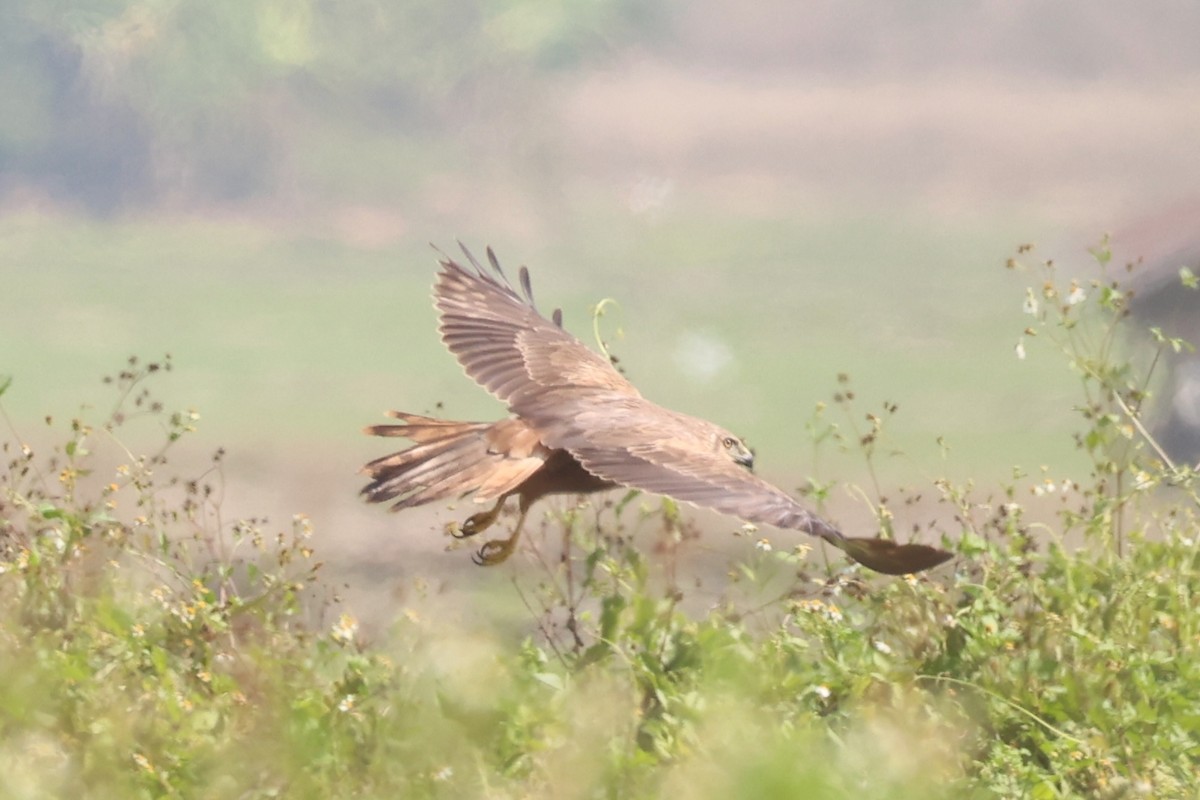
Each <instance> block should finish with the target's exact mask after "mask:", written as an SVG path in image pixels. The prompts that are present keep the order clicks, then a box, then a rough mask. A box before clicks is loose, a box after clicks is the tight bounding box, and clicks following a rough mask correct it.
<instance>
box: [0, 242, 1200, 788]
mask: <svg viewBox="0 0 1200 800" xmlns="http://www.w3.org/2000/svg"><path fill="white" fill-rule="evenodd" d="M1014 266H1015V264H1014ZM1040 269H1042V270H1044V272H1043V273H1042V274H1041V275H1040V280H1041V281H1042V283H1041V286H1040V288H1039V289H1038V290H1037V291H1034V292H1031V293H1030V295H1028V296H1027V297H1032V298H1033V302H1030V301H1029V300H1028V299H1027V303H1026V309H1027V311H1030V312H1031V313H1032V314H1033V315H1034V316H1035V318H1036V324H1035V326H1033V327H1031V328H1030V329H1029V330H1028V331H1027V332H1026V334H1025V336H1026V337H1027V338H1031V337H1034V336H1036V337H1038V339H1037V340H1038V341H1045V340H1050V341H1054V342H1056V343H1057V344H1058V345H1059V346H1061V347H1062V349H1063V351H1064V352H1065V353H1066V354H1067V356H1068V362H1069V364H1070V365H1071V368H1072V369H1074V370H1076V372H1077V374H1078V375H1079V376H1080V380H1081V384H1082V386H1083V395H1084V398H1085V400H1084V402H1083V403H1082V404H1081V405H1080V408H1079V413H1080V415H1081V419H1082V420H1083V423H1084V429H1083V430H1082V431H1081V433H1080V435H1079V438H1078V444H1079V446H1080V447H1081V448H1083V449H1084V450H1085V451H1086V452H1087V453H1088V454H1089V458H1090V460H1091V462H1092V464H1093V471H1092V474H1090V475H1089V476H1087V477H1086V479H1080V480H1073V479H1061V478H1055V477H1052V476H1050V475H1048V474H1045V473H1044V472H1035V473H1033V474H1026V473H1024V472H1021V471H1018V472H1016V473H1015V474H1014V477H1013V479H1012V480H1011V481H1010V482H1009V483H1008V484H1007V485H1004V486H1000V487H997V488H996V489H994V490H992V491H990V492H989V491H981V490H980V489H979V488H977V487H974V486H971V485H969V484H960V483H955V482H952V481H950V480H946V479H937V480H934V481H933V482H932V485H931V486H930V487H929V488H926V489H924V490H923V493H925V494H929V495H931V496H932V500H923V499H922V497H921V494H922V492H916V493H913V492H911V491H901V492H900V493H899V494H897V495H896V497H897V498H898V499H890V498H888V497H885V496H884V495H883V494H881V493H880V492H879V491H878V487H872V490H871V494H868V493H866V492H863V496H864V497H868V498H870V500H869V502H870V504H871V507H872V508H873V509H874V510H875V512H876V514H877V517H878V520H879V525H880V529H881V531H884V532H885V533H889V534H890V533H894V532H896V531H897V530H898V529H899V526H898V525H896V524H895V520H896V519H897V518H898V517H900V516H904V517H911V516H913V515H914V514H928V515H929V516H930V517H931V519H930V520H929V521H928V522H927V523H926V524H925V525H924V526H919V527H923V528H924V530H925V531H926V534H927V535H928V533H929V532H930V531H933V532H938V531H940V532H941V533H942V534H943V536H944V538H945V540H946V541H947V543H949V544H956V545H957V549H958V552H959V553H960V559H959V560H958V561H957V562H956V564H955V565H954V567H953V568H943V569H942V570H940V571H938V572H935V574H933V575H931V576H922V577H912V578H907V579H887V578H882V577H879V576H873V575H870V574H867V573H865V572H864V571H862V570H861V569H860V568H858V567H856V566H853V565H846V564H845V563H844V562H840V561H833V562H832V564H830V565H826V566H821V565H820V564H819V563H818V560H817V559H816V558H815V557H814V556H815V553H814V552H812V551H811V550H810V549H809V548H808V547H797V548H794V549H783V548H777V547H775V546H774V545H773V544H772V542H771V541H770V540H769V539H767V538H765V537H763V536H762V535H761V533H760V532H758V531H755V530H753V529H752V528H750V527H748V526H747V527H744V528H742V529H740V530H739V531H738V532H737V533H738V534H739V536H742V537H745V538H746V539H749V540H753V541H754V542H755V544H754V546H752V547H746V548H745V552H746V553H747V554H746V555H744V556H743V557H741V558H740V559H739V560H738V561H737V562H736V563H734V564H732V565H731V566H730V569H729V574H728V577H727V578H725V579H723V580H722V581H721V583H722V585H723V586H724V588H723V590H722V591H721V592H720V594H719V595H718V596H717V597H715V598H713V597H705V596H704V595H702V594H701V593H699V592H697V591H696V590H695V589H694V588H693V587H694V586H695V585H696V582H697V580H698V578H697V577H696V575H694V574H693V573H694V571H695V570H696V569H697V567H696V562H695V560H694V559H693V558H692V556H694V555H695V554H696V553H697V551H698V550H699V549H700V548H701V547H702V546H703V544H704V543H703V540H702V538H701V537H700V535H699V533H698V531H697V530H696V529H695V528H694V527H693V526H692V525H691V524H689V522H688V521H687V518H686V517H685V516H684V515H682V514H681V513H680V511H679V509H678V508H677V507H676V505H675V504H674V503H672V502H670V501H665V500H664V501H662V502H661V503H659V502H653V503H652V502H649V501H647V500H646V499H645V498H643V497H641V496H640V495H637V494H636V493H629V494H627V495H625V496H624V497H614V498H610V501H609V502H607V503H606V504H603V505H590V504H583V503H581V504H578V505H576V506H573V507H571V508H568V509H567V510H566V511H564V512H562V513H561V514H558V515H552V516H548V517H547V518H546V519H545V520H544V523H543V531H542V535H541V536H540V537H538V536H531V537H530V539H531V542H530V544H531V546H530V547H529V548H528V549H527V551H526V552H527V553H528V554H529V557H530V560H531V565H532V566H531V571H529V570H518V577H517V578H516V579H515V580H514V582H513V586H514V587H515V591H516V592H517V593H518V594H519V596H520V598H521V599H522V600H523V602H524V603H525V606H526V607H527V608H528V609H529V611H530V613H529V618H530V626H529V630H528V633H527V634H525V635H518V636H515V637H514V636H506V635H503V634H486V635H485V634H481V633H479V632H478V631H471V630H463V629H459V628H457V627H455V626H454V625H453V624H451V623H450V622H449V620H447V619H445V618H441V617H436V616H427V615H425V614H423V613H421V612H420V611H419V610H416V609H414V608H408V609H406V610H405V612H404V613H403V614H401V615H399V617H398V621H397V623H396V625H395V626H394V628H393V629H392V630H391V631H390V633H389V634H388V635H387V636H385V637H383V638H381V640H380V641H377V642H374V643H367V642H365V641H364V640H363V639H362V637H361V635H360V633H359V632H358V629H357V623H356V622H355V620H354V618H353V617H352V616H351V615H350V614H349V613H348V612H343V611H340V610H333V608H332V606H331V602H332V600H331V598H330V597H329V596H328V594H327V593H326V592H325V590H323V589H322V588H321V587H322V581H321V580H320V579H319V569H318V564H317V563H316V562H315V560H314V559H315V555H314V554H313V552H312V550H311V549H310V547H309V545H308V544H307V541H308V526H307V521H306V520H305V519H304V518H298V519H296V520H293V521H292V523H291V524H289V525H288V526H286V528H285V529H284V530H282V531H276V532H274V533H272V532H271V531H272V530H274V529H273V528H271V527H270V526H269V524H268V523H267V522H266V521H265V520H243V521H233V522H230V521H227V520H224V519H223V518H222V516H221V514H220V494H221V485H222V472H221V454H220V453H218V454H217V455H216V456H214V458H213V460H212V463H211V465H209V467H207V468H206V469H205V470H202V471H201V474H200V475H198V476H197V477H194V478H191V479H176V478H172V477H169V468H168V460H167V459H168V455H172V457H173V453H174V452H175V451H176V448H178V447H179V443H180V442H181V441H185V440H186V439H187V438H188V437H189V436H190V435H191V433H192V428H193V426H194V423H195V419H196V416H195V414H194V413H193V412H177V413H170V412H168V411H167V410H165V409H164V408H163V407H162V406H161V405H160V404H158V402H157V401H156V400H155V399H154V398H153V397H152V396H151V395H150V394H149V393H148V392H147V390H146V388H145V387H146V385H147V383H148V381H149V380H150V378H151V377H152V376H155V375H156V374H157V373H162V372H166V371H168V370H169V369H170V361H169V359H167V360H164V361H161V362H155V363H152V364H140V363H138V362H136V361H131V362H130V364H129V366H128V368H127V369H125V370H124V371H123V372H122V373H121V374H120V375H118V376H116V377H115V378H114V379H113V381H112V383H113V385H114V388H115V389H116V391H117V394H118V401H117V403H116V404H115V406H114V409H113V411H112V412H110V413H109V414H108V415H107V416H105V417H103V418H102V419H101V420H100V421H99V422H89V421H88V420H87V418H86V415H81V416H80V418H78V419H75V420H72V421H70V423H69V424H68V425H66V426H65V427H64V428H62V429H61V430H60V429H59V428H58V427H57V426H55V425H54V424H53V421H52V420H47V423H48V425H50V426H51V431H53V432H54V433H55V435H56V436H57V437H58V440H59V443H58V445H57V446H55V447H53V448H52V449H51V450H50V451H49V452H48V454H47V455H45V456H41V455H39V453H38V451H37V448H35V447H34V446H32V445H30V444H27V443H25V440H24V439H23V438H22V437H21V436H19V435H17V433H16V432H15V427H14V426H13V425H12V423H11V422H10V423H9V426H10V429H12V430H13V432H12V435H11V436H10V438H8V439H6V440H5V442H4V445H3V449H4V454H5V460H6V462H7V465H6V471H5V472H4V473H3V474H2V475H0V488H2V491H3V493H2V494H0V537H2V539H0V545H2V550H0V601H2V602H0V708H2V709H3V713H2V714H0V726H2V728H3V736H2V737H0V782H2V783H0V785H2V786H3V790H2V791H3V793H4V794H5V795H6V796H7V795H11V796H63V795H69V794H83V795H86V796H122V797H126V796H128V797H170V796H206V797H207V796H212V797H274V796H288V797H322V798H325V797H364V796H366V797H376V796H377V797H395V796H405V797H407V796H417V797H440V796H513V797H517V796H519V797H530V796H544V797H643V796H645V797H649V796H685V797H698V798H704V797H712V798H717V797H728V796H754V797H797V796H803V797H816V798H840V797H847V796H854V797H864V798H903V797H914V798H915V797H921V798H926V797H947V798H950V797H953V798H960V797H981V798H982V797H1005V798H1008V797H1035V798H1065V797H1101V798H1118V797H1140V796H1145V797H1194V796H1195V793H1196V791H1197V789H1198V787H1200V780H1198V779H1197V765H1198V764H1200V745H1198V744H1197V742H1200V694H1198V693H1197V692H1196V691H1195V687H1196V686H1197V685H1198V684H1200V652H1198V650H1200V626H1198V623H1197V621H1196V615H1195V603H1196V598H1197V597H1200V553H1198V551H1197V537H1196V515H1197V498H1196V495H1195V476H1194V474H1193V472H1192V471H1191V470H1190V469H1188V468H1186V467H1182V466H1180V465H1176V464H1172V463H1170V462H1169V460H1168V459H1166V458H1165V457H1164V456H1163V454H1162V453H1161V452H1160V450H1159V448H1158V447H1157V446H1156V445H1155V444H1154V442H1153V440H1152V439H1150V438H1149V437H1148V435H1147V433H1146V430H1145V427H1144V426H1143V425H1142V423H1141V419H1140V417H1139V415H1138V409H1140V408H1141V406H1142V404H1143V402H1144V400H1145V399H1146V398H1147V397H1148V396H1149V395H1150V394H1151V393H1152V382H1148V381H1147V377H1146V370H1147V369H1149V367H1139V364H1142V363H1143V361H1142V360H1138V359H1133V358H1132V356H1133V355H1136V354H1144V353H1148V354H1149V358H1148V362H1149V363H1151V364H1152V363H1154V352H1155V348H1170V347H1173V344H1172V342H1170V341H1166V340H1163V339H1161V338H1159V339H1156V338H1155V337H1154V336H1152V335H1151V336H1148V337H1147V341H1148V344H1147V345H1146V347H1147V348H1149V349H1147V350H1144V351H1143V350H1142V348H1140V347H1128V346H1127V345H1123V344H1121V341H1122V338H1121V336H1120V335H1119V333H1120V332H1121V331H1122V330H1123V329H1124V328H1125V327H1128V326H1127V323H1126V322H1125V318H1126V315H1125V312H1124V309H1125V304H1124V302H1123V301H1122V299H1121V298H1122V294H1121V290H1120V288H1119V287H1118V286H1113V285H1112V284H1111V283H1110V282H1106V281H1105V280H1103V279H1097V280H1096V281H1095V282H1091V283H1088V282H1083V281H1075V282H1069V283H1068V284H1067V285H1065V286H1059V285H1058V284H1057V283H1056V282H1055V275H1054V273H1053V270H1049V269H1047V267H1046V265H1043V266H1042V267H1041V268H1040ZM1126 351H1127V352H1128V353H1129V354H1130V356H1128V357H1127V356H1125V355H1123V354H1122V353H1123V352H1126ZM1139 358H1140V356H1139ZM10 391H11V390H10ZM857 402H858V401H857V400H856V398H855V396H854V392H853V391H852V390H851V388H850V386H849V383H848V381H843V382H842V384H841V385H840V386H839V387H838V390H837V396H836V397H835V402H834V404H833V405H832V406H828V407H826V406H822V407H821V408H819V409H818V411H817V412H816V413H815V414H814V416H813V417H812V419H811V421H810V423H809V430H810V431H811V432H812V434H813V438H814V442H815V446H817V447H829V446H840V447H845V448H848V449H852V450H856V451H858V452H860V453H862V454H863V457H864V458H865V459H867V461H868V463H870V462H871V461H872V460H874V459H878V458H880V457H882V455H884V454H886V452H887V444H888V428H889V425H891V424H893V423H894V420H895V418H896V415H897V412H898V410H897V409H896V408H895V406H894V405H890V404H885V407H884V408H883V409H882V410H881V411H880V412H878V413H869V414H863V413H861V412H860V411H858V410H857V408H858V406H857ZM839 411H840V413H842V414H843V415H844V417H845V421H843V420H834V419H832V418H831V417H832V415H833V414H834V413H835V412H839ZM862 419H865V420H866V422H867V427H866V428H861V427H860V425H861V423H859V422H858V420H862ZM137 426H142V427H150V428H152V429H154V430H157V431H158V432H159V434H158V435H159V437H160V439H161V446H159V447H158V449H152V450H150V451H149V452H150V455H137V454H135V452H134V450H133V449H132V448H129V447H127V445H126V442H127V441H128V440H129V438H130V437H131V436H134V435H135V434H134V433H132V432H131V428H133V427H137ZM835 488H836V485H835V484H820V485H815V486H814V489H813V492H812V494H811V499H813V500H816V501H820V500H822V499H823V498H825V497H827V496H829V494H830V492H831V491H833V490H834V489H835ZM931 504H932V505H931ZM1048 506H1049V509H1048ZM1047 509H1048V510H1047ZM835 555H836V554H835ZM504 569H508V567H505V568H504ZM486 627H487V626H486V625H485V628H486Z"/></svg>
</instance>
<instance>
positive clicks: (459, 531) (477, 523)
mask: <svg viewBox="0 0 1200 800" xmlns="http://www.w3.org/2000/svg"><path fill="white" fill-rule="evenodd" d="M503 508H504V498H503V497H502V498H500V501H499V502H497V503H496V505H494V506H492V509H491V510H490V511H480V512H479V513H478V514H472V515H471V516H469V517H467V518H466V520H464V521H463V524H462V525H460V526H458V527H456V528H451V529H450V535H451V536H453V537H454V538H455V539H466V538H467V537H468V536H474V535H476V534H478V533H482V532H483V531H486V530H487V529H488V528H490V527H492V523H494V522H495V521H496V519H497V518H498V517H499V516H500V511H501V510H502V509H503ZM489 544H490V542H489Z"/></svg>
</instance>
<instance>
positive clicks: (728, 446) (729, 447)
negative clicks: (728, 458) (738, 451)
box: [721, 436, 733, 450]
mask: <svg viewBox="0 0 1200 800" xmlns="http://www.w3.org/2000/svg"><path fill="white" fill-rule="evenodd" d="M721 444H723V445H725V449H726V450H732V449H733V437H732V436H726V437H725V440H724V441H723V442H721Z"/></svg>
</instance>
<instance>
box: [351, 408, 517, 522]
mask: <svg viewBox="0 0 1200 800" xmlns="http://www.w3.org/2000/svg"><path fill="white" fill-rule="evenodd" d="M388 416H390V417H394V418H395V419H398V420H400V424H395V425H371V426H369V427H366V428H364V429H363V433H366V434H369V435H371V436H402V437H404V438H407V439H410V440H412V441H413V442H414V444H413V445H412V447H409V448H408V449H406V450H401V451H400V452H398V453H392V454H391V455H387V456H383V457H382V458H377V459H375V460H374V461H372V462H370V463H369V464H367V465H365V466H364V467H363V468H362V470H361V471H362V473H363V474H365V475H367V476H369V477H370V478H371V482H370V483H368V484H367V485H366V486H364V487H363V489H362V492H361V493H362V495H363V496H364V497H366V499H367V501H368V502H371V503H382V502H386V501H388V500H393V499H396V498H399V499H398V500H396V502H395V503H393V504H392V510H393V511H399V510H400V509H402V508H411V507H413V506H419V505H423V504H425V503H430V502H433V501H435V500H444V499H446V498H452V497H459V496H462V495H464V494H468V493H470V492H474V493H475V499H476V500H479V501H485V500H490V499H494V498H496V497H499V496H501V495H503V494H505V493H506V492H510V491H512V490H513V489H515V488H516V486H517V485H519V484H520V482H521V481H522V480H524V479H525V478H526V477H528V474H529V473H530V472H531V471H532V469H533V468H536V466H539V465H540V463H541V462H540V461H539V462H536V463H531V464H525V463H521V464H519V465H517V464H514V463H513V461H512V459H510V458H508V457H507V456H506V455H505V454H503V453H500V452H496V451H494V450H493V449H492V448H491V447H490V446H489V444H490V441H489V433H491V431H492V429H493V428H495V427H496V425H497V424H499V423H488V422H454V421H450V420H440V419H434V418H432V417H422V416H419V415H417V414H406V413H404V412H402V411H389V412H388ZM518 466H519V467H520V468H516V469H515V468H514V467H518Z"/></svg>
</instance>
